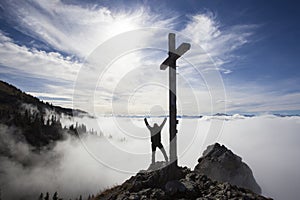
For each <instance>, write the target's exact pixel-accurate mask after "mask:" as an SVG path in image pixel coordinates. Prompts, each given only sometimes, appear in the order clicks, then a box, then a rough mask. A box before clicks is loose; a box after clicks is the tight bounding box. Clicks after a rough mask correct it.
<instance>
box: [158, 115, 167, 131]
mask: <svg viewBox="0 0 300 200" xmlns="http://www.w3.org/2000/svg"><path fill="white" fill-rule="evenodd" d="M166 121H167V118H166V117H165V119H164V121H163V122H162V123H161V125H160V128H163V127H164V125H165V123H166Z"/></svg>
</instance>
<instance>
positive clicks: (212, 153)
mask: <svg viewBox="0 0 300 200" xmlns="http://www.w3.org/2000/svg"><path fill="white" fill-rule="evenodd" d="M194 171H195V172H197V173H200V174H204V175H206V176H208V177H209V178H211V179H213V180H217V181H219V182H228V183H230V184H231V185H236V186H239V187H243V188H246V189H250V190H252V191H253V192H255V193H257V194H261V188H260V186H259V185H258V184H257V182H256V181H255V178H254V176H253V173H252V171H251V169H250V168H249V166H248V165H247V164H246V163H244V162H243V161H242V159H241V157H239V156H237V155H235V154H234V153H233V152H232V151H231V150H229V149H227V148H226V147H225V146H224V145H220V144H218V143H216V144H214V145H210V146H208V147H207V149H206V150H205V151H204V152H203V155H202V157H201V158H199V159H198V164H197V165H196V167H195V169H194Z"/></svg>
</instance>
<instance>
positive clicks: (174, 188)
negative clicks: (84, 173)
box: [95, 144, 271, 200]
mask: <svg viewBox="0 0 300 200" xmlns="http://www.w3.org/2000/svg"><path fill="white" fill-rule="evenodd" d="M221 149H222V150H221ZM228 151H229V150H228V149H227V148H226V149H225V147H224V146H221V145H219V144H215V145H213V146H209V147H208V149H207V150H206V151H205V152H204V153H203V157H201V158H200V159H199V163H198V164H197V166H196V167H195V170H194V171H192V170H190V169H188V168H187V167H178V168H177V170H176V175H175V176H174V174H172V176H170V173H171V172H170V165H168V164H167V163H165V162H156V163H155V164H154V165H150V166H149V168H148V169H147V170H142V171H140V172H138V173H137V175H135V176H132V177H131V178H129V179H128V180H126V181H125V182H124V183H123V184H122V185H119V186H116V187H113V188H111V189H108V190H106V191H104V192H102V193H101V194H99V195H98V196H97V197H96V198H95V199H101V200H112V199H114V200H115V199H116V200H129V199H131V200H146V199H159V200H174V199H181V200H185V199H192V200H193V199H195V200H213V199H220V200H227V199H231V200H235V199H236V200H240V199H243V200H251V199H253V200H254V199H255V200H264V199H271V198H266V197H263V196H261V195H259V194H257V193H255V192H253V191H252V190H251V189H246V188H244V187H238V186H236V185H235V184H230V183H229V181H232V180H229V181H226V182H224V181H217V180H213V179H211V178H209V177H208V176H207V175H205V174H203V173H202V172H210V173H212V172H216V173H217V174H218V173H220V172H224V173H227V172H229V171H226V170H229V169H230V170H231V171H230V173H232V174H231V175H230V176H225V177H226V178H227V177H229V178H230V177H235V176H234V174H235V173H237V174H238V177H240V176H241V175H240V173H241V172H240V170H241V169H239V167H238V166H239V165H238V166H237V167H233V166H232V169H231V168H229V169H228V167H229V166H230V164H229V163H227V161H228V162H229V161H230V160H224V161H223V160H222V158H224V157H225V158H226V159H227V154H229V152H228ZM224 152H228V153H226V155H224ZM230 155H231V154H230ZM232 156H233V157H235V155H234V154H233V153H232V155H231V157H232ZM214 157H215V158H219V162H220V166H221V164H224V165H226V166H224V168H225V169H226V170H223V171H217V169H219V168H218V167H216V168H214V170H211V171H208V170H203V169H206V167H209V166H212V165H211V163H209V162H206V161H205V160H206V159H208V158H209V159H215V158H214ZM236 159H238V158H236ZM238 160H239V159H238ZM225 161H226V162H225ZM240 161H241V159H240ZM236 162H237V161H236ZM212 163H214V162H212ZM202 164H203V165H204V164H210V165H205V166H201V165H202ZM233 164H237V163H235V162H233ZM227 165H229V166H227ZM241 165H242V166H244V164H241ZM234 169H237V171H236V172H234ZM247 169H248V168H247ZM249 169H250V168H249ZM246 171H247V170H246ZM247 172H249V171H247ZM250 172H251V170H250ZM173 173H174V172H173ZM251 174H252V172H251ZM209 175H212V174H209ZM170 177H176V179H172V180H171V179H170ZM216 177H217V178H220V177H219V176H216ZM245 177H247V178H245V180H248V181H249V177H248V175H245ZM253 180H254V178H253ZM234 181H236V178H234ZM238 183H240V182H238ZM242 183H245V182H242ZM250 183H251V182H250ZM255 183H256V182H255ZM246 185H247V184H246ZM247 186H248V185H247ZM248 188H249V187H248ZM255 189H257V188H255ZM259 191H260V188H259Z"/></svg>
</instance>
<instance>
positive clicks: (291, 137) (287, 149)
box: [1, 115, 300, 200]
mask: <svg viewBox="0 0 300 200" xmlns="http://www.w3.org/2000/svg"><path fill="white" fill-rule="evenodd" d="M61 121H62V123H63V125H66V126H68V125H70V124H71V123H74V121H75V122H79V123H84V124H86V125H87V127H88V129H90V130H91V129H93V130H94V132H96V131H97V134H94V135H88V136H83V137H81V138H80V140H78V139H74V138H71V137H70V138H68V139H67V140H65V141H62V142H58V143H57V145H56V146H55V148H54V150H53V151H52V152H51V153H47V154H46V153H45V154H41V155H34V157H35V159H37V160H39V162H38V163H39V164H37V165H34V166H31V167H26V166H22V165H19V164H18V163H17V162H15V161H13V160H10V159H7V160H5V161H4V162H3V161H2V164H1V167H2V171H1V173H2V174H1V179H2V180H1V187H2V188H1V190H2V196H3V197H4V199H17V198H19V197H20V196H26V195H24V194H30V195H36V197H38V194H39V193H40V192H46V191H49V192H50V193H53V192H55V191H58V192H59V194H61V196H62V197H64V198H74V197H76V196H78V195H80V194H81V195H83V196H84V197H85V198H86V196H87V195H88V194H92V193H93V194H96V193H98V192H99V191H101V190H103V189H106V188H109V187H111V186H114V185H117V184H120V183H122V182H123V181H124V180H126V179H128V178H129V177H130V176H132V175H134V174H136V172H138V171H139V170H141V169H146V168H147V167H148V166H149V164H150V159H151V148H150V147H151V146H150V134H149V131H148V130H147V128H146V126H145V124H144V121H143V119H142V118H125V117H117V118H113V117H98V118H89V117H82V118H75V119H74V120H70V119H68V118H62V119H61ZM162 121H163V118H150V119H149V122H150V124H153V123H158V124H159V123H161V122H162ZM168 128H169V127H168V122H167V123H166V125H165V127H164V129H163V131H162V143H163V145H164V146H165V148H166V150H167V151H169V145H168V144H169V142H168V140H169V136H168ZM299 130H300V117H296V116H295V117H277V116H273V115H264V116H256V117H243V116H240V115H234V116H214V117H211V116H204V117H203V118H183V119H180V120H179V125H178V138H177V139H178V141H177V143H178V159H179V164H180V165H182V166H188V167H189V168H192V169H193V168H194V166H195V165H196V164H197V159H198V158H199V157H200V156H201V155H202V152H203V150H205V148H206V146H207V145H209V144H212V143H214V142H219V143H221V144H224V145H225V146H226V147H228V148H229V149H231V150H232V151H233V152H234V153H235V154H237V155H239V156H240V157H242V159H243V161H244V162H246V163H247V164H248V165H249V166H250V168H251V169H252V171H253V174H254V177H255V178H256V180H257V182H258V184H259V185H260V186H261V188H262V190H263V195H265V196H269V197H272V198H274V199H279V200H280V199H289V200H297V199H298V197H299V195H300V172H299V166H300V159H299V158H300V156H299V153H300V145H299V142H300V133H299ZM100 133H101V134H100ZM7 140H9V138H7ZM12 145H15V146H18V147H17V148H15V151H16V152H15V154H16V155H18V154H20V152H22V153H21V155H23V154H25V156H33V155H31V153H30V151H29V150H28V147H26V145H23V146H22V145H21V144H18V142H16V141H14V142H12ZM18 151H20V152H18ZM24 152H25V153H24ZM57 155H59V156H57ZM156 155H157V160H163V156H162V154H161V152H160V151H159V150H158V151H157V152H156ZM41 160H44V162H41ZM52 160H53V161H52ZM4 181H5V183H3V182H4Z"/></svg>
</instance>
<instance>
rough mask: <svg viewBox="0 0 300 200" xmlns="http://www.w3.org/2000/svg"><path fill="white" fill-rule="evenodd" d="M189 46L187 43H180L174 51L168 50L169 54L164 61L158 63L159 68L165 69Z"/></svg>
mask: <svg viewBox="0 0 300 200" xmlns="http://www.w3.org/2000/svg"><path fill="white" fill-rule="evenodd" d="M190 48H191V45H190V44H189V43H182V44H181V45H180V46H179V47H178V48H177V49H175V51H174V52H169V56H168V58H167V59H166V60H164V62H163V63H162V64H161V65H160V69H161V70H165V69H167V67H168V66H170V63H171V62H172V61H176V60H177V59H178V58H180V57H181V56H182V55H183V54H184V53H185V52H187V51H188V50H189V49H190Z"/></svg>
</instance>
